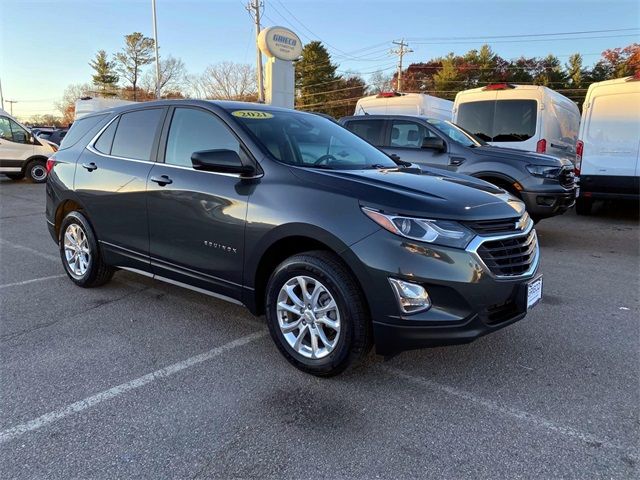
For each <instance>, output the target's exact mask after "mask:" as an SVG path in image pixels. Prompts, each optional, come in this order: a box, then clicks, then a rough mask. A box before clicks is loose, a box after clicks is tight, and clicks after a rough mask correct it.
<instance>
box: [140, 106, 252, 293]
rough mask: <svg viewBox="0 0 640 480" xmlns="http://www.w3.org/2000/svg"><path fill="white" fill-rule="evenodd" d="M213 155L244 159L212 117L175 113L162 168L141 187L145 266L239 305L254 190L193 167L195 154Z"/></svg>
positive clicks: (235, 141)
mask: <svg viewBox="0 0 640 480" xmlns="http://www.w3.org/2000/svg"><path fill="white" fill-rule="evenodd" d="M215 149H226V150H234V151H236V152H238V153H239V154H240V155H241V156H243V155H245V154H244V153H243V151H242V149H241V146H240V142H239V141H238V139H237V138H236V136H235V135H234V134H233V132H231V130H230V129H229V128H228V127H227V126H226V125H225V124H224V123H223V122H222V120H220V119H219V118H218V117H217V116H215V115H214V114H212V113H211V112H209V111H207V110H204V109H200V108H195V107H193V108H189V107H177V108H175V109H174V110H173V114H172V118H171V123H170V125H169V128H168V132H167V134H166V145H165V148H164V163H157V164H156V165H154V167H153V169H152V170H151V174H150V175H149V180H148V182H147V200H148V209H149V234H150V254H151V264H152V268H153V271H154V273H155V274H156V275H159V276H162V277H165V278H168V279H171V280H174V281H176V282H180V283H184V284H188V285H191V286H196V287H199V288H203V289H205V290H208V291H212V292H215V293H217V294H220V295H224V296H226V297H229V298H232V299H236V300H238V299H240V297H241V284H242V265H243V258H244V229H245V219H246V212H247V202H248V199H249V194H250V191H251V188H252V186H250V185H247V183H246V182H245V181H244V180H242V179H240V177H239V175H235V174H222V173H214V172H206V171H202V170H194V169H193V166H192V164H191V154H192V153H193V152H197V151H201V150H215Z"/></svg>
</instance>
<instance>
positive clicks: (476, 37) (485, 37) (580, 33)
mask: <svg viewBox="0 0 640 480" xmlns="http://www.w3.org/2000/svg"><path fill="white" fill-rule="evenodd" d="M633 30H640V28H638V27H634V28H617V29H609V30H582V31H577V32H576V31H574V32H555V33H549V32H547V33H530V34H519V35H487V36H470V37H411V38H408V39H407V40H410V41H413V42H418V41H420V40H473V39H476V40H486V39H496V38H498V39H500V38H525V37H549V36H559V35H584V34H591V33H612V32H630V31H633Z"/></svg>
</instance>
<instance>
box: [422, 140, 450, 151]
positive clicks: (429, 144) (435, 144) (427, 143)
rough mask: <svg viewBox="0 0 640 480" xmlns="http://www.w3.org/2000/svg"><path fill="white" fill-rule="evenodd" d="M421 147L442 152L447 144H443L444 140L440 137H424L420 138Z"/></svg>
mask: <svg viewBox="0 0 640 480" xmlns="http://www.w3.org/2000/svg"><path fill="white" fill-rule="evenodd" d="M422 148H428V149H430V150H438V151H440V152H444V151H445V150H446V149H447V146H446V145H445V143H444V140H442V139H441V138H438V137H425V138H424V139H423V140H422Z"/></svg>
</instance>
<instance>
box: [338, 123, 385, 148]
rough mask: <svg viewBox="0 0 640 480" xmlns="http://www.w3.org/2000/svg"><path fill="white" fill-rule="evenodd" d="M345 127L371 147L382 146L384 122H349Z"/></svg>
mask: <svg viewBox="0 0 640 480" xmlns="http://www.w3.org/2000/svg"><path fill="white" fill-rule="evenodd" d="M346 127H347V130H350V131H351V132H353V133H355V134H356V135H358V136H359V137H360V138H364V139H365V140H366V141H367V142H369V143H371V144H373V145H377V146H381V145H382V144H383V140H382V132H383V130H384V120H349V121H348V122H347V124H346Z"/></svg>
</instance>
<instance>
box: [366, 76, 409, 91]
mask: <svg viewBox="0 0 640 480" xmlns="http://www.w3.org/2000/svg"><path fill="white" fill-rule="evenodd" d="M402 79H403V82H402V83H405V82H404V75H403V76H402ZM392 80H393V77H392V76H391V75H387V74H386V73H384V72H382V71H380V70H379V71H377V72H374V73H372V74H371V76H370V77H369V92H370V93H371V94H372V95H375V94H377V93H380V92H388V91H390V90H391V84H392Z"/></svg>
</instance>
